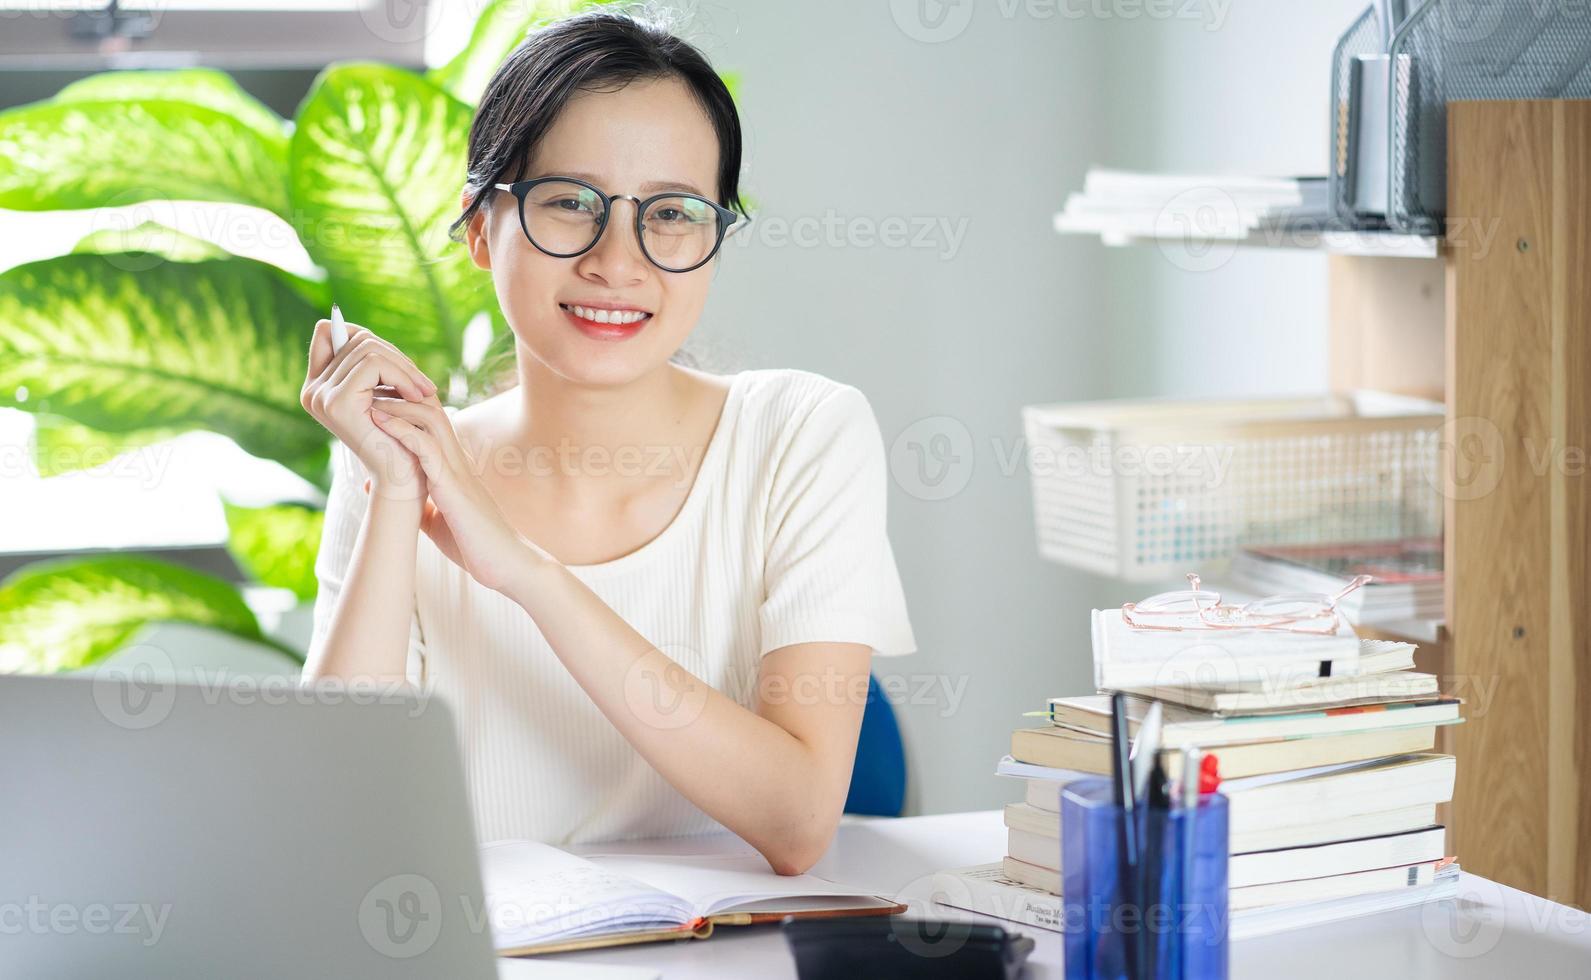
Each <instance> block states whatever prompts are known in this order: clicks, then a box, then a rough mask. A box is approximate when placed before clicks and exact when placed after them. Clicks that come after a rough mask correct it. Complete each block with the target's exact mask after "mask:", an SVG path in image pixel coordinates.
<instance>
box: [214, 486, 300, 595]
mask: <svg viewBox="0 0 1591 980" xmlns="http://www.w3.org/2000/svg"><path fill="white" fill-rule="evenodd" d="M222 506H223V507H225V508H226V523H227V550H228V551H230V552H231V553H232V557H233V559H235V560H236V561H237V563H238V565H239V566H240V567H242V569H243V570H244V571H246V572H248V573H249V575H250V576H252V577H253V578H255V579H258V580H259V581H261V582H263V583H265V584H266V585H274V586H276V587H277V588H279V589H291V590H293V594H294V595H296V596H298V597H299V598H300V599H305V600H308V599H313V598H315V593H316V591H318V589H319V580H318V579H316V577H315V558H316V555H317V554H318V553H319V551H320V531H321V526H322V525H323V524H324V523H325V519H326V512H325V511H323V510H318V509H315V508H313V507H304V506H301V505H299V504H276V505H274V506H271V507H239V506H237V505H236V504H233V503H230V502H228V501H222Z"/></svg>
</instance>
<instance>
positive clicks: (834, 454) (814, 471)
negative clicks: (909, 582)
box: [758, 385, 917, 656]
mask: <svg viewBox="0 0 1591 980" xmlns="http://www.w3.org/2000/svg"><path fill="white" fill-rule="evenodd" d="M888 492H889V487H888V472H887V461H886V459H885V453H884V439H883V435H882V434H881V433H880V431H879V427H878V421H877V419H875V418H874V416H873V409H872V406H871V405H870V404H869V403H868V401H867V398H866V396H865V395H863V394H862V393H861V391H859V390H857V389H856V388H854V387H851V386H849V385H845V386H842V387H839V388H837V389H835V390H834V391H832V392H831V393H829V394H827V395H824V396H823V397H822V399H821V400H820V401H819V402H818V403H817V404H816V405H815V406H814V407H813V408H812V409H811V412H810V413H809V414H808V415H807V417H806V418H805V419H803V420H802V421H801V422H800V423H798V424H797V427H796V430H795V433H794V435H793V436H792V437H790V439H789V441H788V443H787V445H786V446H785V448H784V450H783V452H782V454H781V456H780V458H779V461H778V463H777V464H776V466H775V468H774V471H773V477H772V487H771V492H770V495H769V501H768V517H767V525H766V530H765V545H766V550H765V554H766V563H765V566H764V570H763V582H764V595H763V600H762V605H761V606H760V608H759V614H758V615H759V620H760V624H761V627H762V651H761V652H762V653H763V654H764V655H766V654H767V653H769V652H770V651H773V650H777V649H779V648H780V647H784V646H789V645H790V644H792V643H810V642H844V643H863V644H866V645H867V646H869V647H872V648H873V651H874V652H875V653H879V654H883V655H886V656H889V655H896V654H905V653H912V652H915V651H916V649H917V641H916V638H915V637H914V636H913V635H912V628H911V622H910V619H909V618H908V616H907V611H906V598H905V594H904V592H903V590H902V588H901V581H900V573H899V570H898V569H897V568H896V565H895V554H894V551H893V549H892V548H891V547H890V543H889V535H888V531H887V529H886V526H885V502H886V498H887V495H888Z"/></svg>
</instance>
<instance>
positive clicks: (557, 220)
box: [492, 177, 741, 272]
mask: <svg viewBox="0 0 1591 980" xmlns="http://www.w3.org/2000/svg"><path fill="white" fill-rule="evenodd" d="M492 186H493V187H495V188H497V189H498V190H501V191H508V192H509V193H510V194H512V195H514V197H515V198H517V199H518V201H519V226H520V228H522V229H524V232H525V238H527V239H528V240H529V241H530V244H532V245H534V246H536V248H537V249H538V250H540V251H542V252H545V253H546V254H548V255H551V256H552V257H554V258H559V259H572V258H574V257H575V256H577V255H584V254H585V253H586V252H589V251H590V250H591V249H592V248H594V247H596V244H597V241H598V239H600V238H601V237H602V232H603V231H604V230H605V229H606V228H607V227H608V218H609V217H611V215H612V213H613V202H614V201H618V200H627V201H632V202H634V203H635V237H636V240H637V241H639V242H640V243H641V252H642V253H643V254H644V255H645V256H646V258H647V261H649V262H651V263H652V264H653V265H655V266H657V267H658V268H659V269H662V270H663V271H664V272H690V271H692V270H693V269H699V268H701V267H702V266H703V265H706V264H707V261H708V260H709V259H711V258H712V257H713V256H714V255H715V254H717V252H718V247H719V246H720V245H722V244H723V242H724V236H725V235H726V234H728V233H729V231H730V229H731V228H732V227H733V226H734V224H735V222H737V221H739V220H740V217H741V216H740V215H739V214H737V213H735V212H734V211H731V210H730V209H729V208H726V207H723V206H721V205H719V204H718V203H717V202H715V201H709V200H708V199H707V198H705V197H702V196H700V195H697V194H684V193H680V192H677V191H676V192H670V193H666V194H654V195H653V196H651V197H648V198H645V199H642V198H638V197H636V196H634V195H633V194H605V193H603V192H602V191H601V190H600V189H599V188H597V187H594V186H592V185H591V184H588V183H586V182H585V181H583V180H578V179H576V178H574V177H537V178H535V179H534V180H518V181H515V182H514V183H512V184H493V185H492Z"/></svg>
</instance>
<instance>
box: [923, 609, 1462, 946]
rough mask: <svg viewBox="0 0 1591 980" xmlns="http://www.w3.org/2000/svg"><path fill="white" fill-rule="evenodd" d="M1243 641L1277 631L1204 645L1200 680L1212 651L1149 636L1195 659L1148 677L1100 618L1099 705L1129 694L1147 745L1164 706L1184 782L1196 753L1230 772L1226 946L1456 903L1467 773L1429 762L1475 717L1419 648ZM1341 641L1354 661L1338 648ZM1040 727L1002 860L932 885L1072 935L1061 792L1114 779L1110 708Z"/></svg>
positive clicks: (1024, 758) (1225, 780) (1094, 707)
mask: <svg viewBox="0 0 1591 980" xmlns="http://www.w3.org/2000/svg"><path fill="white" fill-rule="evenodd" d="M1102 620H1103V622H1102ZM1244 632H1245V633H1249V632H1253V633H1266V634H1270V635H1269V636H1264V637H1255V636H1248V637H1243V638H1241V639H1240V638H1238V637H1237V636H1236V634H1231V635H1230V637H1222V638H1221V640H1220V641H1219V642H1218V643H1209V642H1208V641H1206V642H1207V645H1206V647H1204V648H1203V650H1202V654H1201V655H1202V656H1204V657H1205V658H1206V659H1205V661H1204V662H1203V663H1201V664H1200V665H1199V666H1198V667H1195V666H1194V664H1193V663H1192V661H1191V659H1190V657H1191V656H1192V654H1191V653H1190V651H1195V650H1200V647H1199V645H1198V641H1197V640H1190V639H1189V634H1185V633H1184V634H1179V633H1167V634H1163V635H1160V636H1152V637H1151V638H1150V641H1149V642H1150V645H1151V646H1155V645H1158V646H1159V648H1160V649H1161V651H1162V652H1164V651H1166V650H1171V651H1172V652H1173V654H1174V659H1175V657H1181V658H1182V662H1181V663H1180V665H1179V666H1178V668H1177V669H1176V670H1174V671H1171V672H1169V673H1168V672H1167V670H1166V668H1165V665H1164V663H1162V665H1161V668H1160V669H1159V670H1158V671H1150V670H1148V669H1147V668H1148V666H1149V664H1150V660H1149V659H1148V658H1143V659H1139V660H1137V661H1134V658H1133V656H1121V654H1122V653H1123V652H1124V651H1125V648H1127V647H1129V646H1133V644H1132V643H1131V641H1130V637H1128V636H1126V635H1125V634H1123V633H1122V632H1121V622H1120V614H1119V612H1110V613H1101V612H1096V613H1095V673H1096V680H1102V681H1103V683H1100V684H1099V687H1100V689H1101V690H1102V691H1113V690H1125V691H1127V692H1128V693H1130V694H1131V695H1132V697H1130V698H1129V699H1128V701H1129V705H1130V715H1129V717H1130V719H1131V721H1130V726H1129V727H1130V730H1131V734H1132V737H1133V738H1134V740H1136V738H1137V729H1138V722H1139V720H1140V719H1141V718H1142V717H1143V714H1144V712H1145V711H1146V710H1147V708H1148V706H1149V704H1150V703H1151V701H1152V700H1153V701H1159V702H1161V704H1162V707H1163V712H1164V713H1163V730H1162V738H1161V743H1160V744H1161V754H1160V762H1161V765H1162V767H1163V768H1164V769H1165V771H1166V773H1167V775H1168V776H1169V777H1170V778H1171V779H1172V780H1173V781H1174V780H1175V779H1176V778H1177V776H1178V773H1179V763H1180V759H1181V752H1180V750H1181V749H1182V748H1183V747H1188V746H1197V747H1199V748H1201V749H1204V750H1205V751H1206V752H1207V753H1208V754H1211V755H1214V756H1215V757H1216V758H1217V759H1218V761H1219V767H1220V773H1221V777H1222V783H1221V792H1222V793H1224V794H1225V795H1226V796H1227V798H1228V802H1229V811H1228V813H1229V821H1230V822H1229V839H1230V853H1231V863H1230V865H1229V887H1230V892H1229V895H1230V904H1229V910H1230V913H1231V918H1230V920H1229V929H1230V935H1231V936H1232V937H1234V938H1242V937H1245V936H1252V935H1263V934H1266V933H1270V932H1276V931H1281V930H1284V929H1291V928H1297V927H1300V926H1304V925H1312V924H1315V923H1319V922H1326V921H1332V920H1336V919H1341V918H1349V917H1353V916H1358V915H1366V914H1372V913H1376V912H1381V911H1385V910H1388V909H1393V908H1398V907H1402V906H1406V905H1412V904H1417V903H1419V902H1422V901H1425V900H1427V899H1429V898H1432V897H1436V896H1439V895H1442V894H1448V893H1451V892H1453V891H1454V890H1455V889H1456V886H1457V876H1458V866H1457V863H1456V862H1455V860H1454V859H1453V858H1451V857H1450V856H1449V855H1448V851H1447V841H1446V833H1445V829H1444V828H1443V826H1442V825H1441V824H1440V823H1439V822H1438V819H1437V807H1438V806H1439V805H1440V804H1443V803H1446V802H1448V801H1449V800H1451V798H1452V793H1453V781H1454V775H1455V765H1454V759H1453V757H1452V756H1450V755H1445V754H1442V753H1438V752H1435V751H1432V750H1433V749H1434V748H1435V745H1436V734H1437V729H1438V728H1439V727H1441V726H1443V725H1450V724H1455V723H1458V722H1460V721H1461V720H1462V718H1461V716H1460V712H1459V709H1460V702H1459V701H1457V700H1455V699H1452V698H1445V697H1442V696H1441V694H1440V693H1439V692H1438V689H1437V679H1436V678H1435V677H1434V676H1431V675H1429V674H1422V673H1417V672H1415V671H1414V669H1413V667H1414V649H1415V648H1414V646H1413V645H1412V644H1409V643H1400V642H1393V641H1387V640H1361V639H1358V638H1357V637H1353V636H1352V635H1351V631H1348V632H1347V633H1346V634H1344V635H1339V636H1337V637H1336V638H1332V637H1319V636H1305V635H1300V634H1286V633H1279V632H1275V631H1244ZM1207 635H1208V634H1207ZM1112 641H1114V642H1115V650H1114V651H1113V650H1112ZM1249 641H1253V642H1255V643H1257V644H1265V643H1268V644H1269V645H1270V647H1271V649H1272V650H1273V652H1274V654H1275V656H1274V658H1273V662H1272V666H1273V669H1272V670H1270V671H1256V670H1255V668H1254V667H1253V664H1254V663H1256V662H1258V661H1259V660H1260V659H1261V657H1260V654H1259V653H1258V652H1257V651H1258V649H1259V647H1258V646H1256V647H1255V648H1254V650H1253V651H1252V655H1250V654H1251V651H1250V650H1249V648H1248V647H1246V646H1245V643H1246V642H1249ZM1344 642H1346V643H1349V644H1351V645H1352V646H1353V648H1354V651H1353V655H1348V654H1345V653H1343V652H1342V651H1343V649H1344V647H1343V643H1344ZM1295 644H1296V645H1297V646H1299V647H1300V648H1301V649H1305V650H1307V651H1308V652H1307V654H1306V659H1307V658H1315V657H1321V659H1316V660H1313V661H1312V664H1313V669H1312V672H1311V673H1310V674H1308V675H1306V674H1305V673H1304V672H1302V671H1299V670H1297V669H1295V667H1296V665H1294V664H1293V663H1292V660H1293V658H1292V656H1291V654H1290V653H1289V652H1288V651H1289V649H1290V648H1291V647H1292V646H1293V645H1295ZM1333 644H1335V651H1334V650H1333ZM1138 646H1141V644H1139V645H1138ZM1136 650H1137V647H1135V650H1134V652H1135V653H1136ZM1323 654H1331V656H1330V657H1329V658H1328V657H1326V656H1323ZM1185 672H1191V673H1192V674H1193V675H1194V676H1197V677H1200V678H1201V679H1200V680H1199V681H1197V682H1195V681H1190V680H1189V679H1188V676H1187V673H1185ZM1123 679H1125V680H1126V681H1127V683H1121V680H1123ZM1157 681H1158V683H1157ZM1042 714H1047V715H1048V716H1049V724H1047V725H1042V726H1039V727H1031V728H1020V729H1017V730H1016V731H1015V732H1014V733H1013V734H1012V737H1011V754H1010V755H1009V756H1007V757H1005V758H1004V759H1002V760H1001V761H1000V763H999V765H998V766H997V768H996V772H997V773H999V774H1000V775H1003V776H1008V777H1012V778H1015V779H1020V780H1022V781H1023V782H1024V798H1023V800H1022V801H1021V802H1018V803H1012V804H1010V805H1009V806H1007V807H1006V810H1005V823H1006V827H1007V834H1008V847H1007V853H1006V856H1005V858H1004V859H1003V860H1002V861H1001V862H999V863H997V864H989V865H980V866H978V867H974V868H964V869H960V870H959V871H953V872H946V873H944V874H943V875H941V876H940V880H939V881H938V882H937V883H936V887H937V888H938V890H939V892H940V893H941V895H942V896H944V897H943V898H942V899H941V900H942V901H946V902H948V904H952V905H956V906H958V907H962V908H969V909H972V910H973V911H978V912H984V913H987V914H993V915H998V916H1002V917H1005V918H1012V919H1016V920H1018V921H1022V922H1026V923H1028V924H1030V925H1037V926H1042V927H1046V928H1055V929H1059V928H1060V924H1061V922H1062V921H1063V919H1062V917H1061V906H1060V897H1059V896H1060V893H1061V889H1062V875H1061V872H1062V869H1061V860H1060V859H1061V818H1060V809H1061V806H1060V799H1061V789H1062V787H1063V786H1064V785H1065V784H1066V783H1067V782H1070V781H1072V780H1074V779H1080V778H1085V777H1089V776H1108V775H1109V774H1110V771H1111V759H1110V747H1111V742H1110V735H1109V731H1110V698H1109V696H1108V695H1105V694H1097V695H1088V696H1083V697H1064V698H1053V699H1051V700H1050V702H1049V708H1048V711H1047V712H1042Z"/></svg>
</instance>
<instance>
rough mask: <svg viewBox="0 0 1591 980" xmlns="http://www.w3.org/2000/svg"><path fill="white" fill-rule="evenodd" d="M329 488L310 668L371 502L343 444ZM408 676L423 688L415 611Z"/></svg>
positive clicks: (334, 455) (335, 451) (421, 640)
mask: <svg viewBox="0 0 1591 980" xmlns="http://www.w3.org/2000/svg"><path fill="white" fill-rule="evenodd" d="M331 460H332V477H331V489H330V490H328V491H327V494H326V519H325V522H324V524H323V525H322V528H321V533H320V550H319V551H318V552H317V553H316V555H315V579H316V582H317V583H318V588H317V589H316V591H315V609H314V614H313V626H312V628H311V630H310V640H309V652H308V655H307V658H306V660H305V662H306V663H315V662H316V661H317V660H318V659H319V656H320V648H321V645H322V644H323V643H325V641H326V633H327V631H328V630H329V629H330V628H331V615H332V611H333V610H335V609H336V608H337V597H338V596H339V595H341V594H342V586H343V580H344V579H345V578H346V576H347V574H348V564H349V562H350V561H352V559H353V554H354V543H355V541H356V540H357V539H358V537H359V528H360V526H361V525H362V524H363V523H364V520H365V510H366V509H367V508H368V507H369V503H370V498H369V495H368V494H366V493H365V489H364V487H365V480H366V479H367V478H368V473H367V471H366V470H365V466H364V464H363V463H361V462H360V461H359V457H357V456H355V455H354V454H353V452H352V451H351V450H350V449H349V448H348V447H347V446H345V445H343V444H342V443H341V442H334V443H332V451H331ZM405 672H406V674H407V676H408V679H409V681H410V683H413V684H416V685H419V684H420V683H421V681H422V680H423V678H424V673H425V636H424V634H423V633H422V632H421V630H420V612H419V607H418V606H416V608H415V612H414V615H413V617H412V618H411V619H410V620H409V652H408V657H407V661H406V668H405Z"/></svg>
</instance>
